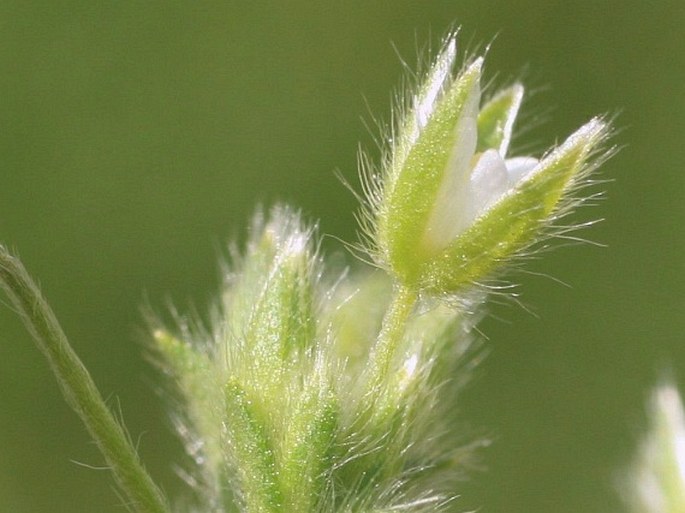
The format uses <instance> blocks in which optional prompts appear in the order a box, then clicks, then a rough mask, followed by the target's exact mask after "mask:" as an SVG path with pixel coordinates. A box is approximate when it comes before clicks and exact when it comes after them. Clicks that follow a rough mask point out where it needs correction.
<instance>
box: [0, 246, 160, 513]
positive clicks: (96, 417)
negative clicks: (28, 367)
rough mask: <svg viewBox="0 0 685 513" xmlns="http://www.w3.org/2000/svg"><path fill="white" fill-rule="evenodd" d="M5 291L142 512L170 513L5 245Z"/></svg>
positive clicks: (0, 269)
mask: <svg viewBox="0 0 685 513" xmlns="http://www.w3.org/2000/svg"><path fill="white" fill-rule="evenodd" d="M0 287H2V288H3V289H4V290H5V292H6V293H7V296H8V297H9V299H10V301H11V303H12V305H13V306H14V308H15V309H16V311H17V312H18V313H19V315H20V316H21V318H22V320H23V321H24V324H25V326H26V328H27V329H28V331H29V332H30V333H31V335H32V336H33V338H34V339H35V340H36V343H37V345H38V348H39V349H40V350H41V351H42V352H43V354H44V355H45V356H46V357H47V359H48V362H49V363H50V367H51V369H52V371H53V372H54V374H55V376H56V377H57V381H58V383H59V385H60V388H61V390H62V394H63V396H64V398H65V400H66V401H67V403H68V404H69V405H70V406H71V407H72V408H73V409H74V410H75V411H76V413H77V414H78V416H79V417H80V418H81V420H82V421H83V423H84V424H85V425H86V428H87V429H88V432H89V433H90V435H91V436H92V437H93V439H94V440H95V442H96V443H97V445H98V447H99V448H100V451H101V452H102V454H103V455H104V457H105V460H106V461H107V464H108V465H109V467H110V469H111V471H112V473H113V474H114V478H115V480H116V482H117V484H118V485H119V487H120V488H121V490H122V491H123V492H124V494H125V495H126V496H127V498H128V499H129V501H130V504H129V506H130V507H131V508H132V510H133V511H136V512H137V513H168V512H169V511H170V509H169V506H168V505H167V501H166V498H165V497H164V495H163V494H162V492H161V490H160V489H159V488H158V487H157V485H155V483H154V482H153V481H152V478H151V477H150V475H149V474H148V473H147V471H146V470H145V468H144V467H143V465H142V464H141V462H140V459H139V458H138V454H137V452H136V450H135V448H134V446H133V444H132V443H131V440H130V439H129V437H128V436H127V433H126V431H125V429H124V427H123V426H122V425H121V424H120V423H119V422H117V420H116V418H115V417H114V415H113V414H112V412H111V411H110V410H109V408H108V407H107V405H106V404H105V402H104V400H103V399H102V396H101V395H100V392H99V391H98V389H97V387H96V386H95V383H94V382H93V380H92V378H91V377H90V374H89V373H88V370H87V369H86V368H85V366H84V365H83V363H82V362H81V360H80V359H79V357H78V356H77V355H76V353H75V352H74V350H73V349H72V347H71V346H70V345H69V341H68V340H67V337H66V336H65V334H64V332H63V331H62V328H61V326H60V325H59V323H58V322H57V319H56V317H55V314H54V313H53V311H52V309H51V308H50V306H49V305H48V303H47V302H46V301H45V299H44V298H43V296H42V294H41V293H40V290H39V289H38V286H37V285H36V284H35V282H34V281H33V280H32V279H31V277H30V276H29V274H28V272H27V271H26V269H25V268H24V266H23V264H22V263H21V261H20V260H19V259H18V258H17V257H15V256H13V255H12V254H11V253H9V252H8V251H7V249H6V248H5V247H4V246H2V245H0Z"/></svg>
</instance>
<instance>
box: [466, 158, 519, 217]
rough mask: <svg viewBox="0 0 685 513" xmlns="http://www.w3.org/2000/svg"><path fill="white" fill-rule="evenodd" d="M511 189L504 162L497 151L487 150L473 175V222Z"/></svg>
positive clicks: (474, 169) (476, 165) (479, 160)
mask: <svg viewBox="0 0 685 513" xmlns="http://www.w3.org/2000/svg"><path fill="white" fill-rule="evenodd" d="M509 188H510V183H509V175H508V174H507V168H506V166H505V164H504V160H502V157H501V156H500V154H499V153H498V152H497V150H492V149H491V150H486V151H485V152H483V153H482V154H481V155H480V157H479V158H478V161H477V162H476V163H475V166H474V168H473V172H472V174H471V220H474V219H475V218H476V217H478V216H479V215H480V214H482V213H483V212H484V211H485V210H487V209H488V208H490V207H491V206H492V205H493V204H494V203H495V202H496V201H497V200H498V199H499V198H501V197H502V195H504V194H505V193H506V192H507V191H508V190H509Z"/></svg>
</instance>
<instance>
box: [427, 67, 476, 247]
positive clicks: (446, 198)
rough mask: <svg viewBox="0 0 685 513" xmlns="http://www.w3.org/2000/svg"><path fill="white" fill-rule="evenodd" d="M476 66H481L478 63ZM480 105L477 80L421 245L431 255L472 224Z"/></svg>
mask: <svg viewBox="0 0 685 513" xmlns="http://www.w3.org/2000/svg"><path fill="white" fill-rule="evenodd" d="M474 65H479V62H476V63H475V64H474ZM479 105H480V83H479V81H478V80H476V81H475V82H474V85H473V88H472V89H471V91H470V92H469V94H468V96H467V98H466V102H465V104H464V107H463V111H462V114H461V116H460V118H459V121H458V122H457V125H456V127H455V133H454V149H453V150H452V156H451V158H450V161H449V163H448V165H447V169H446V171H445V175H444V178H443V181H442V183H441V184H440V189H439V190H438V194H437V196H436V198H435V206H434V208H433V212H432V213H431V217H430V220H429V221H428V224H427V226H426V231H425V233H424V238H423V241H422V243H423V244H424V245H425V247H427V248H430V250H432V251H438V250H440V249H443V248H445V247H446V246H447V245H448V244H449V243H450V242H451V241H452V240H453V239H454V237H456V236H457V235H458V234H459V233H460V232H462V231H464V230H465V229H466V228H468V226H469V224H470V223H471V220H472V218H471V213H470V199H469V196H470V194H471V193H470V189H471V188H470V187H469V179H470V174H471V173H470V171H471V160H472V159H473V154H474V152H475V151H476V143H477V142H478V124H477V118H478V107H479Z"/></svg>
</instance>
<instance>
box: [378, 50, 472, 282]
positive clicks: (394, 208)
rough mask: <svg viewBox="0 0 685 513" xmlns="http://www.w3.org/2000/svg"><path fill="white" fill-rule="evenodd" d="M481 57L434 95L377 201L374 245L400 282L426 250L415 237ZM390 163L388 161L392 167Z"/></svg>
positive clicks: (414, 271)
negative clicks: (428, 114) (432, 104)
mask: <svg viewBox="0 0 685 513" xmlns="http://www.w3.org/2000/svg"><path fill="white" fill-rule="evenodd" d="M481 68H482V59H477V60H476V61H474V62H473V63H472V64H471V65H470V66H469V67H468V68H466V70H465V71H464V72H463V73H461V75H459V77H457V79H455V81H454V82H453V83H452V84H451V85H450V87H449V89H448V90H447V91H446V92H445V95H444V97H443V98H441V99H440V101H439V102H438V104H437V106H436V107H435V110H434V112H433V113H432V115H431V117H430V118H429V119H428V121H427V123H426V125H425V126H424V127H423V128H422V130H421V131H420V133H419V135H418V138H417V139H416V141H415V142H414V144H413V145H412V147H411V150H410V151H409V153H408V154H407V156H406V159H403V160H402V161H401V162H400V164H401V168H399V169H396V168H394V167H393V168H392V169H391V171H390V176H389V177H388V183H387V184H386V185H385V188H384V191H383V200H382V202H381V203H380V205H379V215H378V234H377V235H378V246H379V248H381V251H383V252H384V258H385V260H386V261H387V264H388V266H389V267H390V269H391V270H392V271H393V272H394V273H395V274H396V275H397V276H399V277H400V279H401V281H402V282H403V283H405V284H411V283H413V282H415V281H416V280H417V279H418V278H419V272H420V266H421V264H422V263H423V262H424V261H425V260H426V258H427V257H428V255H424V254H422V251H421V250H420V244H419V242H420V241H421V240H422V238H423V234H424V231H425V228H426V225H427V224H428V221H429V219H430V216H431V213H432V210H433V207H434V205H435V201H436V197H437V195H438V190H439V188H440V185H441V183H442V182H443V179H444V175H445V173H447V172H449V166H448V165H447V164H448V162H449V161H450V159H451V158H452V155H453V150H454V148H455V145H456V143H457V142H458V141H456V140H455V138H456V137H457V136H458V134H457V130H456V127H457V124H458V123H459V121H460V119H461V117H462V114H463V113H464V111H465V109H466V108H467V104H468V103H469V102H473V101H475V102H478V100H479V97H480V94H479V83H480V75H481ZM394 165H395V164H394V163H393V166H394Z"/></svg>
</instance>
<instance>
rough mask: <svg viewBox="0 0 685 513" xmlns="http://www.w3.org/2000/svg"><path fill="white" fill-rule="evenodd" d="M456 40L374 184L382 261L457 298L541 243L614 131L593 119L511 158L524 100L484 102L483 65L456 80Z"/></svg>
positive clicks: (515, 95) (517, 94) (417, 283)
mask: <svg viewBox="0 0 685 513" xmlns="http://www.w3.org/2000/svg"><path fill="white" fill-rule="evenodd" d="M455 58H456V51H455V43H454V40H453V39H452V40H450V41H449V42H448V44H447V45H446V47H445V49H444V50H443V52H442V53H441V54H440V55H439V56H438V58H437V60H436V62H435V65H434V67H433V69H432V70H431V71H430V72H429V73H428V77H427V79H426V82H425V83H424V85H423V86H422V87H420V88H419V93H418V94H417V95H416V96H415V97H414V98H413V101H412V105H413V108H412V109H411V110H410V112H409V113H408V115H407V116H406V118H405V120H404V121H403V122H402V123H401V124H400V126H399V128H398V129H397V137H396V138H395V140H394V141H393V143H392V147H391V154H390V156H389V157H388V158H387V159H386V165H385V169H384V170H383V172H382V173H381V175H380V176H379V177H375V178H372V179H371V180H370V181H369V182H368V183H370V184H371V187H370V188H369V189H370V191H369V192H370V194H369V197H370V201H369V203H370V208H369V212H367V217H368V219H370V220H371V222H370V223H369V224H370V228H369V230H368V231H369V232H370V238H371V239H372V244H373V246H374V248H373V251H372V254H373V256H374V258H375V259H376V261H377V263H378V264H379V265H381V266H382V267H385V268H387V269H388V270H389V271H390V272H391V273H392V274H393V275H394V276H395V278H396V279H397V280H398V281H399V282H400V283H402V284H403V285H404V286H406V287H409V288H411V289H414V290H423V291H429V292H432V293H436V294H451V293H455V292H458V291H460V290H461V289H462V288H464V287H465V286H468V285H469V284H472V283H474V282H477V281H479V280H482V279H483V278H487V277H488V276H489V275H490V274H491V273H492V272H493V271H494V270H496V268H497V267H498V266H499V265H500V264H501V262H502V261H503V260H506V259H508V258H511V257H513V256H515V254H516V252H517V251H519V250H520V249H521V248H523V247H525V246H527V245H529V244H531V243H532V242H534V240H535V238H536V236H537V234H538V232H539V228H540V227H541V226H543V225H544V224H545V223H546V222H547V221H549V220H550V218H551V217H552V216H553V214H554V212H555V211H556V210H557V209H558V207H559V204H560V203H559V202H560V200H561V199H562V198H563V197H564V193H565V192H566V191H567V190H569V188H570V187H571V186H572V185H573V184H574V183H575V182H576V181H577V178H578V177H579V176H583V175H584V174H585V171H586V170H588V169H590V168H591V167H592V166H591V165H590V163H589V158H590V157H591V156H592V155H593V154H594V153H595V151H596V148H597V146H598V145H599V144H600V143H601V142H603V140H604V139H605V138H606V134H607V125H606V124H605V123H604V122H603V121H602V120H600V119H593V120H592V121H590V122H589V123H588V124H586V125H585V126H584V127H582V128H581V129H580V130H578V131H577V132H576V133H575V134H573V135H572V136H571V137H569V139H568V140H567V141H566V142H565V143H563V144H562V145H561V146H560V147H559V148H557V149H556V150H554V151H553V152H551V153H550V154H549V155H548V156H547V157H546V158H544V159H543V160H542V161H539V160H538V159H536V158H533V157H529V156H521V157H515V158H507V151H508V148H509V143H510V141H511V136H512V130H513V126H514V122H515V120H516V116H517V114H518V110H519V107H520V105H521V101H522V98H523V87H522V86H521V85H520V84H515V85H513V86H512V87H510V88H509V89H506V90H504V91H502V92H500V93H499V94H497V95H495V96H494V97H493V98H492V99H491V100H490V101H488V102H486V103H485V104H484V105H483V106H482V107H481V106H480V105H481V90H480V78H481V69H482V66H483V59H482V58H480V57H479V58H477V59H474V60H473V61H472V62H471V63H470V64H468V65H467V66H465V68H464V69H463V70H462V71H461V72H460V73H459V74H458V75H457V76H456V77H453V76H452V74H451V69H452V67H453V65H454V60H455Z"/></svg>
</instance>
